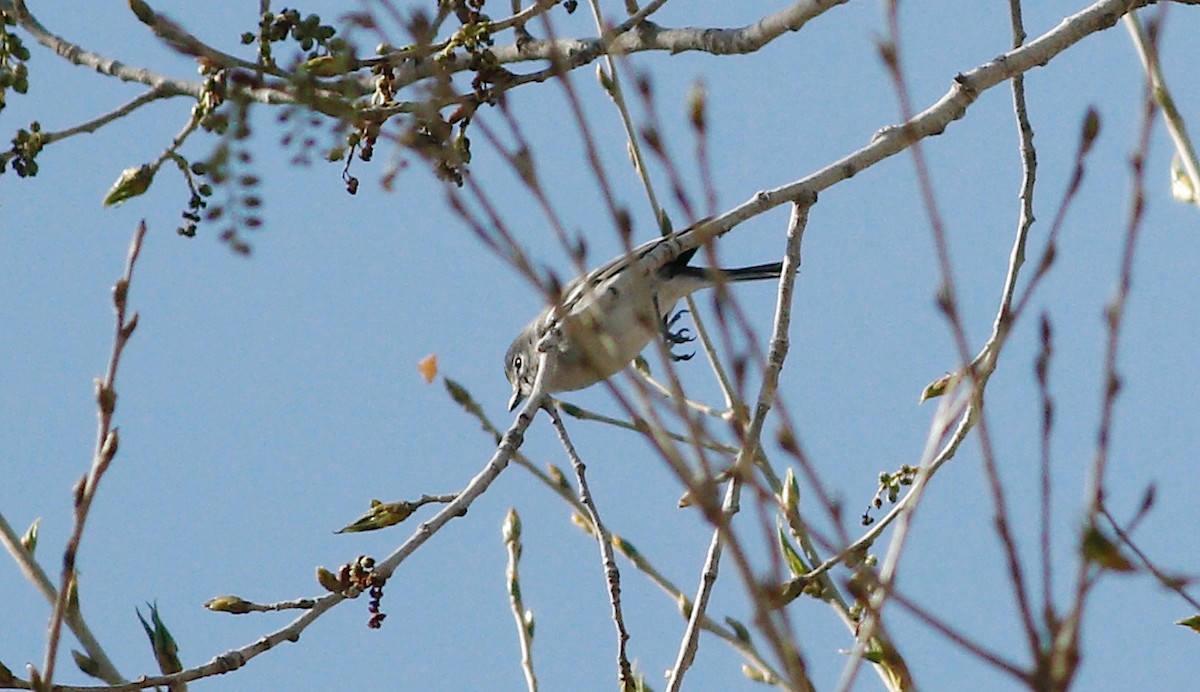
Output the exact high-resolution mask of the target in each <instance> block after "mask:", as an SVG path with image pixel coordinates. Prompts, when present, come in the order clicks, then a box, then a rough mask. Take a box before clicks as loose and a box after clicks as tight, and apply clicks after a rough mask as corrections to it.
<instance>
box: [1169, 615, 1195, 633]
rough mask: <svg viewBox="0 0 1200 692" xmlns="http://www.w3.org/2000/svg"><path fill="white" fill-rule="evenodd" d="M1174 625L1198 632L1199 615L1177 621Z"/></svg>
mask: <svg viewBox="0 0 1200 692" xmlns="http://www.w3.org/2000/svg"><path fill="white" fill-rule="evenodd" d="M1175 624H1176V625H1183V626H1184V627H1187V628H1188V629H1191V630H1192V631H1193V632H1200V615H1193V616H1191V617H1190V618H1184V619H1182V620H1179V621H1177V622H1176V623H1175Z"/></svg>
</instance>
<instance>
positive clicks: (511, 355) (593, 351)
mask: <svg viewBox="0 0 1200 692" xmlns="http://www.w3.org/2000/svg"><path fill="white" fill-rule="evenodd" d="M701 223H703V222H701ZM699 226H700V224H696V225H694V226H692V227H690V228H688V229H685V230H683V231H679V232H677V233H673V234H670V235H667V236H664V237H662V238H656V239H654V240H651V241H649V242H646V243H644V244H642V245H640V246H638V247H636V248H634V249H632V250H631V251H629V252H627V253H622V254H621V255H618V256H617V257H615V258H613V259H612V260H610V261H608V262H606V263H605V264H603V265H601V266H600V267H598V268H596V269H594V270H592V271H590V272H588V273H587V274H585V275H583V276H582V277H579V278H577V279H575V280H574V281H572V282H570V283H569V284H567V285H566V286H565V287H564V288H563V289H562V291H561V294H560V295H561V299H560V300H559V301H558V302H557V303H554V304H552V305H550V306H548V307H546V308H545V309H544V310H543V311H542V312H541V313H539V314H538V316H537V317H535V318H533V320H532V321H530V322H529V324H528V325H526V326H525V328H524V329H522V330H521V332H520V333H519V334H518V335H517V337H516V339H514V340H513V342H512V345H511V346H509V347H508V351H507V353H506V354H505V356H504V374H505V376H507V377H508V381H509V383H510V384H511V385H512V397H511V398H510V399H509V401H508V410H509V411H512V410H513V409H515V408H516V407H517V405H518V404H520V403H521V401H523V400H524V399H525V397H527V396H529V395H530V394H531V393H532V392H533V384H534V382H535V381H536V379H537V375H538V367H539V365H538V364H539V360H540V359H539V357H538V356H539V353H538V345H539V342H541V341H542V339H543V337H545V336H546V335H547V334H549V333H550V332H551V331H552V330H558V331H559V335H558V337H559V338H558V339H557V342H556V343H554V340H550V341H549V342H547V343H548V344H549V343H553V345H552V346H548V354H547V356H548V357H547V359H546V367H547V368H548V370H547V372H546V379H545V385H544V389H545V391H546V393H550V394H553V393H557V392H567V391H575V390H578V389H583V388H585V387H589V386H591V385H593V384H595V383H597V382H600V381H601V380H605V379H607V378H609V377H611V376H613V375H615V374H616V373H618V372H620V371H621V370H622V369H624V368H625V366H627V365H629V363H631V362H632V361H633V359H634V358H636V357H637V355H638V354H639V353H641V352H642V350H643V349H645V348H646V345H647V344H649V343H650V340H651V339H653V338H654V337H655V336H660V335H661V336H662V337H663V338H664V339H665V340H666V342H667V345H668V348H669V347H671V346H674V345H676V344H680V343H683V342H686V341H691V340H692V337H689V336H688V334H687V330H686V329H681V330H679V331H674V332H673V331H671V327H672V326H673V324H674V322H675V321H676V320H678V319H679V317H680V316H681V315H682V312H680V313H677V314H676V315H675V317H674V318H671V317H670V315H671V312H672V311H673V310H674V306H675V303H676V302H678V301H679V300H681V299H683V298H685V297H687V296H689V295H691V294H692V293H695V292H696V291H699V290H702V289H705V288H711V287H713V286H716V285H717V284H718V283H724V282H736V281H758V280H764V279H778V278H779V276H780V275H781V274H782V272H783V263H782V262H772V263H768V264H757V265H754V266H750V267H740V268H737V269H718V268H711V267H694V266H692V265H691V264H690V262H691V260H692V259H693V257H694V256H695V254H696V251H697V250H699V246H700V244H701V243H702V242H703V237H702V236H699V235H698V234H695V233H689V232H690V231H694V230H696V229H697V228H698V227H699ZM672 357H673V358H674V359H675V360H686V359H687V358H690V357H691V356H690V355H687V356H677V355H674V354H672Z"/></svg>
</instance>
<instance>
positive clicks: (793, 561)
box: [779, 526, 808, 577]
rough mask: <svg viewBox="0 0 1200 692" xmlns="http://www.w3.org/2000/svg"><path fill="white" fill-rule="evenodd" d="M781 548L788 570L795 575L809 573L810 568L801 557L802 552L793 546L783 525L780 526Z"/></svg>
mask: <svg viewBox="0 0 1200 692" xmlns="http://www.w3.org/2000/svg"><path fill="white" fill-rule="evenodd" d="M779 549H780V551H781V552H782V553H783V561H784V562H786V563H787V567H788V571H789V572H791V573H792V576H793V577H799V576H802V575H805V574H808V568H807V567H805V565H804V561H803V560H801V559H800V554H799V553H797V552H796V549H795V548H793V547H792V542H791V541H789V540H788V538H787V535H786V534H785V533H784V531H783V527H782V526H780V527H779Z"/></svg>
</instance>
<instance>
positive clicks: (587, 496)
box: [544, 404, 633, 690]
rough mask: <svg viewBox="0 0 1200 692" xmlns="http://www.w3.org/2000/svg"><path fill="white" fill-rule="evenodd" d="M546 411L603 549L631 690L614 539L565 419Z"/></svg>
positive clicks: (621, 663) (620, 676)
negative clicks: (605, 523) (563, 420)
mask: <svg viewBox="0 0 1200 692" xmlns="http://www.w3.org/2000/svg"><path fill="white" fill-rule="evenodd" d="M544 408H545V410H546V413H547V414H549V416H550V421H551V422H552V423H553V424H554V431H555V432H556V433H558V439H559V441H560V442H562V446H563V449H564V450H566V452H567V456H568V457H569V458H570V459H571V466H572V467H574V469H575V478H576V480H577V481H579V501H580V502H582V503H583V506H584V507H587V510H588V518H589V519H590V520H591V523H592V530H593V531H595V535H596V542H597V543H598V544H599V545H600V560H601V562H602V564H603V565H604V578H605V583H606V584H607V585H608V596H609V603H610V604H611V605H612V617H613V624H614V625H615V626H616V628H617V670H618V672H617V684H618V685H619V686H620V689H622V690H624V689H628V688H629V687H630V686H631V685H632V684H633V669H632V667H631V666H630V665H629V657H628V655H627V654H626V652H625V646H626V643H627V642H628V641H629V631H628V630H626V629H625V617H624V616H623V615H622V613H621V571H620V570H619V569H618V568H617V561H616V560H615V559H613V551H612V538H611V536H610V534H609V532H608V529H607V528H605V526H604V522H602V521H601V520H600V510H598V509H597V508H596V503H595V501H594V500H593V499H592V491H591V490H589V489H588V483H587V475H586V470H587V469H586V467H585V466H584V463H583V459H580V458H579V454H578V453H577V452H576V451H575V445H573V444H571V438H570V436H569V435H567V428H566V426H564V425H563V423H562V418H561V417H559V415H558V411H556V410H555V409H554V406H553V404H550V405H547V406H545V407H544Z"/></svg>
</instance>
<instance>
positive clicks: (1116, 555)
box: [1080, 526, 1136, 572]
mask: <svg viewBox="0 0 1200 692" xmlns="http://www.w3.org/2000/svg"><path fill="white" fill-rule="evenodd" d="M1080 549H1081V550H1082V551H1083V556H1084V558H1086V559H1087V560H1088V561H1089V562H1094V563H1096V564H1097V565H1098V566H1100V567H1102V568H1104V569H1108V570H1112V571H1114V572H1132V571H1134V570H1135V569H1136V567H1135V566H1134V564H1133V562H1131V561H1130V560H1129V558H1127V557H1125V556H1124V555H1122V554H1121V549H1120V548H1119V547H1117V544H1116V543H1113V542H1112V540H1110V539H1109V538H1108V536H1105V535H1104V534H1103V533H1101V531H1100V529H1098V528H1096V527H1095V526H1091V527H1088V529H1087V531H1085V532H1084V534H1083V541H1082V545H1081V546H1080Z"/></svg>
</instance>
